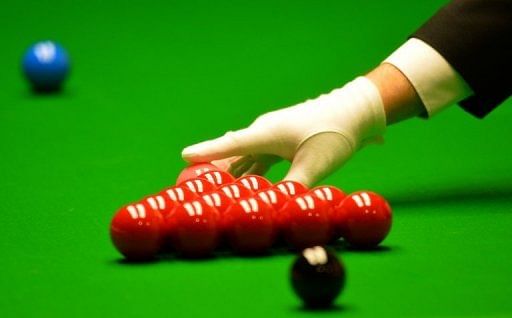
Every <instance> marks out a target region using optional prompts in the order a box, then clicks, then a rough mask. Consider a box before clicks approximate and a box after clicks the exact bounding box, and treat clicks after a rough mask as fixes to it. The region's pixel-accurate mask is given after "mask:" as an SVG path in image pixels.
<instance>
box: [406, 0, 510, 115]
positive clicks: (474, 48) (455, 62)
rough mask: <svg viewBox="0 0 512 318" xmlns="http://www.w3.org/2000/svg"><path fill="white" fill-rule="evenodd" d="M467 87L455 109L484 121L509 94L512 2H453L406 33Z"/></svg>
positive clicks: (489, 0) (481, 0) (499, 0)
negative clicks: (469, 90) (435, 54)
mask: <svg viewBox="0 0 512 318" xmlns="http://www.w3.org/2000/svg"><path fill="white" fill-rule="evenodd" d="M412 37H414V38H418V39H420V40H422V41H424V42H425V43H428V44H429V45H430V46H431V47H433V48H434V49H435V50H436V51H438V52H439V53H440V54H441V55H442V56H443V57H444V58H445V59H446V60H447V61H448V63H450V65H452V66H453V67H454V68H455V70H457V72H458V73H459V74H460V75H461V76H462V77H463V78H464V80H465V81H466V82H467V83H468V85H469V86H470V87H471V88H472V90H473V92H474V95H473V96H471V97H469V98H467V99H466V100H464V101H462V102H461V103H460V105H461V106H462V107H463V108H464V109H465V110H467V111H468V112H470V113H472V114H473V115H475V116H477V117H480V118H482V117H484V116H485V115H487V114H488V113H489V112H491V111H492V110H493V109H494V108H495V107H497V106H498V105H499V104H501V103H502V102H503V101H505V99H507V98H508V97H509V96H510V95H511V94H512V0H455V1H452V2H450V3H449V4H448V5H446V6H445V7H443V8H442V9H441V10H439V11H438V12H437V13H436V14H435V15H434V16H433V17H432V18H431V19H430V20H429V21H427V22H426V23H425V24H424V25H423V26H421V28H420V29H419V30H417V31H416V33H414V34H413V35H412Z"/></svg>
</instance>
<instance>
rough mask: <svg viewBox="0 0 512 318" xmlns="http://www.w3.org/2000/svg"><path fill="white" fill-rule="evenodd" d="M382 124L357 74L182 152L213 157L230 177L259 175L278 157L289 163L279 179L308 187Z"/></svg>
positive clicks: (367, 85)
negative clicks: (248, 124) (312, 97)
mask: <svg viewBox="0 0 512 318" xmlns="http://www.w3.org/2000/svg"><path fill="white" fill-rule="evenodd" d="M385 128H386V115H385V112H384V107H383V104H382V100H381V97H380V94H379V91H378V89H377V87H375V85H374V84H373V83H372V82H371V81H370V80H368V79H367V78H365V77H358V78H356V79H355V80H354V81H352V82H349V83H348V84H346V85H345V86H343V87H342V88H339V89H335V90H333V91H332V92H330V93H328V94H324V95H321V96H320V97H318V98H316V99H313V100H308V101H306V102H304V103H301V104H298V105H295V106H292V107H288V108H284V109H281V110H277V111H273V112H270V113H267V114H264V115H262V116H260V117H258V118H257V119H256V120H255V121H254V122H253V123H252V124H251V125H250V126H249V127H248V128H245V129H241V130H238V131H234V132H228V133H226V134H225V135H224V136H222V137H220V138H217V139H213V140H209V141H205V142H202V143H199V144H196V145H193V146H190V147H187V148H185V149H184V150H183V153H182V156H183V158H184V159H185V160H187V161H191V162H205V161H217V164H219V165H221V166H224V167H227V168H229V170H230V171H231V172H232V173H233V174H235V175H242V174H250V173H255V174H263V173H265V172H266V170H267V169H268V168H269V167H270V165H271V164H273V163H275V162H276V161H278V160H279V159H280V158H284V159H286V160H289V161H291V162H292V166H291V168H290V170H289V172H288V174H287V176H286V178H285V179H286V180H294V181H299V182H302V183H304V184H305V185H308V186H311V185H313V184H315V183H316V182H318V181H320V180H321V179H323V178H324V177H326V176H327V175H329V174H331V173H332V172H333V171H335V170H337V169H338V168H339V167H340V166H342V165H343V163H345V162H346V161H347V160H348V159H349V158H350V157H351V156H352V154H353V153H354V152H355V151H356V150H358V149H360V148H361V147H362V146H363V145H365V144H367V143H368V142H373V141H375V140H378V139H380V138H381V137H380V136H381V135H382V134H383V133H384V131H385Z"/></svg>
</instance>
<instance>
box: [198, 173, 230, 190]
mask: <svg viewBox="0 0 512 318" xmlns="http://www.w3.org/2000/svg"><path fill="white" fill-rule="evenodd" d="M199 178H203V179H206V180H208V181H210V182H211V183H213V184H214V185H216V186H217V187H220V186H223V185H225V184H228V183H232V182H233V181H235V177H233V176H232V175H230V174H229V173H227V172H226V171H209V172H205V173H202V174H200V175H199Z"/></svg>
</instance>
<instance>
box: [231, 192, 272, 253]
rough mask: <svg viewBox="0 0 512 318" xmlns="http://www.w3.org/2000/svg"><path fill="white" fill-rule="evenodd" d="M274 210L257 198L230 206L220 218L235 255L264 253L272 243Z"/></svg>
mask: <svg viewBox="0 0 512 318" xmlns="http://www.w3.org/2000/svg"><path fill="white" fill-rule="evenodd" d="M273 214H274V209H273V208H272V206H271V205H270V204H268V203H266V202H264V201H263V200H261V199H260V198H258V197H253V198H249V199H241V200H238V201H237V202H236V203H234V204H232V205H231V206H230V207H229V208H228V209H227V211H226V212H225V214H224V215H223V218H222V228H223V231H224V233H225V236H226V238H227V240H228V242H229V244H230V245H231V247H232V248H233V250H234V251H235V252H237V253H241V254H254V253H264V252H266V251H267V250H268V249H269V248H270V247H271V246H272V243H273V242H274V238H275V230H274V223H273Z"/></svg>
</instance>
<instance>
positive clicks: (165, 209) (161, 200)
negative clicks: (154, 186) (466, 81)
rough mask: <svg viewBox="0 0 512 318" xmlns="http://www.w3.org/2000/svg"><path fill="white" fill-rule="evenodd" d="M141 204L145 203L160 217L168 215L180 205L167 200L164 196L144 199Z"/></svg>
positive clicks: (152, 196) (159, 195)
mask: <svg viewBox="0 0 512 318" xmlns="http://www.w3.org/2000/svg"><path fill="white" fill-rule="evenodd" d="M142 202H146V203H147V204H149V205H150V206H151V208H152V209H154V210H157V211H158V212H160V213H161V214H162V215H166V214H168V213H170V212H171V211H172V210H173V209H174V208H175V207H176V206H178V205H179V204H180V203H179V202H176V201H172V200H169V199H168V198H167V197H166V196H165V195H161V194H155V195H150V196H147V197H145V198H144V199H143V200H142Z"/></svg>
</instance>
